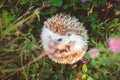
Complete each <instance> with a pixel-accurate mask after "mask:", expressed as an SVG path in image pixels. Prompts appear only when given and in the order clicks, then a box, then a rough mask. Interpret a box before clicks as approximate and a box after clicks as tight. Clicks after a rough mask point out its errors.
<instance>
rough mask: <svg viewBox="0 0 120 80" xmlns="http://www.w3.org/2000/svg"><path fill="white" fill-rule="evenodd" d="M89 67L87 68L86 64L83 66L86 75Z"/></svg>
mask: <svg viewBox="0 0 120 80" xmlns="http://www.w3.org/2000/svg"><path fill="white" fill-rule="evenodd" d="M87 70H88V69H87V66H86V64H83V66H82V71H83V72H84V73H86V72H87Z"/></svg>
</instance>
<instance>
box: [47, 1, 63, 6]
mask: <svg viewBox="0 0 120 80" xmlns="http://www.w3.org/2000/svg"><path fill="white" fill-rule="evenodd" d="M48 2H49V3H51V4H53V5H54V6H57V7H61V6H62V0H48Z"/></svg>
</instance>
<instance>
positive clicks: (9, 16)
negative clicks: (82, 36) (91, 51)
mask: <svg viewBox="0 0 120 80" xmlns="http://www.w3.org/2000/svg"><path fill="white" fill-rule="evenodd" d="M119 5H120V0H114V1H112V0H88V1H87V2H85V3H82V2H81V0H66V1H65V0H14V1H13V0H1V1H0V79H3V78H5V77H6V76H8V75H9V74H12V72H14V71H15V70H17V69H19V68H20V67H21V66H23V65H25V64H26V63H28V62H29V61H32V60H34V59H35V57H37V56H38V55H39V54H41V53H42V48H41V43H40V33H41V28H42V25H43V22H44V21H45V20H46V19H47V18H49V17H50V16H52V15H54V14H56V13H60V12H65V13H68V14H69V13H70V14H71V15H73V16H76V17H77V18H79V21H81V22H83V23H84V25H85V26H86V29H87V30H88V34H89V38H90V39H89V48H92V47H94V48H97V49H98V50H99V52H100V56H99V57H97V58H95V59H90V61H89V62H88V63H83V62H78V63H76V64H73V65H64V64H58V63H55V62H53V61H51V60H50V59H49V58H48V57H44V58H42V59H41V60H39V61H38V62H36V63H35V64H33V65H30V66H28V67H27V68H25V69H23V70H21V71H19V72H17V73H15V74H14V75H12V76H11V77H9V79H8V80H13V79H16V80H120V77H119V76H120V59H119V57H120V54H117V55H114V54H113V53H112V52H111V51H110V50H109V49H108V40H109V39H110V38H112V37H120V6H119ZM86 54H87V53H86ZM89 58H90V57H89Z"/></svg>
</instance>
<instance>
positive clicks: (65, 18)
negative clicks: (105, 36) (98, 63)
mask: <svg viewBox="0 0 120 80" xmlns="http://www.w3.org/2000/svg"><path fill="white" fill-rule="evenodd" d="M40 36H41V40H42V46H43V49H44V51H48V52H47V55H48V56H49V58H50V59H52V60H53V61H55V62H57V63H62V64H73V63H75V62H77V61H78V60H80V59H81V58H82V57H83V56H84V54H85V52H86V50H87V46H88V35H87V30H86V29H85V27H84V26H83V23H81V22H79V21H78V19H77V18H76V17H71V16H70V15H67V14H65V13H60V14H56V15H55V16H52V17H51V18H49V19H47V20H46V21H45V22H44V25H43V28H42V33H41V34H40Z"/></svg>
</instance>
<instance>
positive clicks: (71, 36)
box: [2, 13, 88, 80]
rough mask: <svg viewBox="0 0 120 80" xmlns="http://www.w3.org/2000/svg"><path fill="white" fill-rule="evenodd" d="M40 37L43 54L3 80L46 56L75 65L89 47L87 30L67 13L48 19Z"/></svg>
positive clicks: (58, 61)
mask: <svg viewBox="0 0 120 80" xmlns="http://www.w3.org/2000/svg"><path fill="white" fill-rule="evenodd" d="M40 37H41V43H42V47H43V50H44V51H43V53H41V54H40V55H39V56H38V57H36V58H35V59H34V60H32V61H30V62H28V63H27V64H25V65H24V66H22V67H21V68H19V69H17V70H16V71H14V72H13V73H11V74H9V75H8V76H6V77H5V78H4V79H2V80H7V79H8V78H9V77H10V76H12V75H14V74H15V73H17V72H19V71H21V70H23V69H25V67H27V66H29V65H31V64H33V63H35V62H36V61H38V60H40V59H41V58H43V57H44V56H46V55H48V56H49V58H50V59H52V60H53V61H55V62H57V63H61V64H73V63H75V62H77V61H79V60H81V59H82V57H83V56H84V54H85V52H86V50H87V47H88V35H87V30H86V29H85V27H84V26H83V23H81V22H79V21H78V19H77V18H75V17H71V16H70V15H67V14H65V13H60V14H56V15H55V16H52V17H51V18H49V19H47V20H46V21H45V22H44V25H43V28H42V32H41V34H40Z"/></svg>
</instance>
